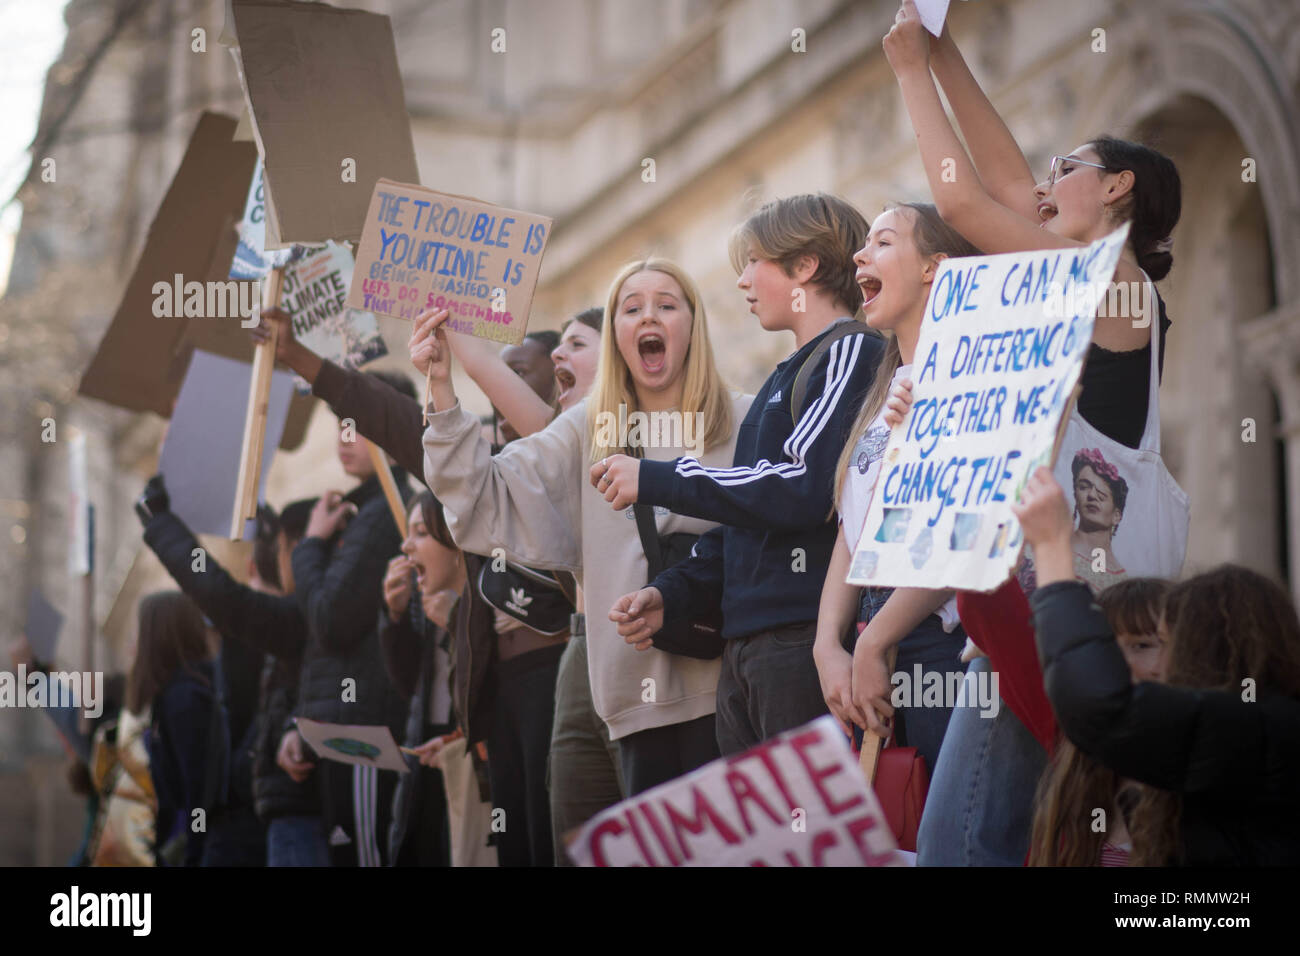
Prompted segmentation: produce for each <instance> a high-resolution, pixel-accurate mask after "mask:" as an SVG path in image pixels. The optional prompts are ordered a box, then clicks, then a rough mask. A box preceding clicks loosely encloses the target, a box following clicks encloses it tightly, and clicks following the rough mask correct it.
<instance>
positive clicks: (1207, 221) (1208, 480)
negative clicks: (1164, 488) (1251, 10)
mask: <svg viewBox="0 0 1300 956" xmlns="http://www.w3.org/2000/svg"><path fill="white" fill-rule="evenodd" d="M1137 19H1138V20H1139V22H1140V24H1141V29H1142V33H1143V35H1145V36H1151V37H1159V41H1158V42H1154V43H1152V44H1151V45H1150V46H1149V47H1148V48H1146V49H1145V50H1144V51H1143V54H1142V56H1141V57H1138V58H1135V63H1134V65H1133V66H1132V68H1131V69H1132V72H1131V73H1130V74H1129V76H1128V81H1127V82H1119V83H1113V84H1107V85H1106V87H1105V89H1104V91H1103V93H1102V99H1104V100H1105V101H1106V102H1105V104H1104V105H1102V104H1098V105H1097V107H1096V108H1098V109H1101V110H1105V111H1107V112H1105V113H1104V114H1103V115H1108V116H1111V117H1113V118H1114V119H1115V120H1116V121H1117V122H1116V123H1115V127H1114V128H1117V129H1121V130H1124V131H1125V132H1128V133H1130V134H1131V135H1133V136H1134V137H1135V138H1138V139H1141V140H1142V141H1144V142H1149V143H1151V144H1152V145H1154V146H1156V147H1157V148H1159V149H1161V150H1162V151H1164V152H1166V153H1167V154H1168V155H1170V156H1171V157H1172V158H1173V159H1174V160H1175V162H1177V163H1178V166H1179V170H1180V174H1181V175H1182V178H1183V201H1184V205H1183V217H1182V220H1181V222H1180V223H1179V226H1178V228H1177V229H1176V230H1175V232H1174V236H1175V246H1174V271H1173V273H1171V275H1170V277H1169V280H1168V281H1167V282H1166V283H1164V286H1165V287H1164V289H1162V292H1163V293H1164V295H1165V296H1166V299H1167V302H1168V305H1169V312H1170V316H1171V318H1172V319H1173V320H1174V323H1175V325H1174V327H1173V330H1172V331H1171V334H1170V337H1169V343H1168V349H1167V353H1166V366H1165V369H1166V371H1165V385H1164V387H1163V388H1162V396H1161V397H1162V403H1161V411H1162V419H1163V423H1164V446H1165V447H1164V451H1165V457H1166V461H1167V462H1168V464H1169V466H1170V469H1171V471H1173V472H1174V474H1175V476H1176V477H1177V478H1178V479H1179V481H1180V483H1182V485H1183V487H1184V488H1185V489H1186V490H1187V492H1188V494H1189V496H1190V497H1191V501H1192V534H1191V538H1190V540H1189V546H1188V561H1187V570H1189V571H1193V570H1196V569H1198V568H1203V567H1206V566H1208V565H1212V564H1215V563H1218V562H1221V561H1235V562H1239V563H1242V564H1246V565H1248V566H1251V567H1254V568H1257V569H1258V570H1261V571H1263V572H1266V573H1269V574H1273V575H1277V576H1285V577H1288V578H1289V580H1290V583H1291V587H1292V590H1293V592H1295V593H1298V594H1300V567H1297V566H1296V561H1295V560H1294V557H1295V556H1297V555H1300V130H1298V129H1297V126H1296V123H1295V120H1294V119H1293V117H1295V116H1296V115H1297V112H1298V111H1297V109H1296V106H1295V102H1294V100H1295V93H1294V89H1295V84H1294V83H1293V82H1291V81H1290V80H1289V79H1288V78H1287V77H1285V76H1283V75H1281V74H1280V73H1279V72H1278V66H1279V61H1280V58H1279V57H1277V56H1276V55H1275V54H1276V53H1277V51H1276V50H1275V49H1272V47H1271V46H1270V44H1269V42H1268V40H1267V39H1266V38H1265V37H1263V36H1261V35H1260V33H1259V29H1258V27H1259V24H1257V23H1255V22H1254V21H1252V20H1251V19H1250V18H1249V17H1248V15H1247V13H1246V11H1244V10H1243V9H1241V8H1239V7H1232V8H1224V7H1220V6H1217V5H1216V6H1214V7H1210V6H1209V5H1204V4H1179V5H1176V6H1175V5H1173V4H1170V3H1156V4H1151V5H1150V6H1149V7H1147V6H1144V7H1143V8H1142V10H1141V12H1140V14H1138V15H1137ZM1248 159H1249V160H1252V161H1253V167H1254V168H1253V172H1254V173H1255V176H1254V180H1253V181H1249V180H1250V177H1249V176H1243V172H1244V171H1245V170H1244V168H1243V160H1248ZM1247 423H1250V424H1249V427H1248V424H1247ZM1252 429H1253V432H1254V438H1255V440H1254V441H1253V442H1248V441H1245V440H1244V439H1243V436H1245V435H1247V434H1248V433H1249V432H1250V431H1251V430H1252ZM1279 528H1281V529H1284V533H1282V534H1279Z"/></svg>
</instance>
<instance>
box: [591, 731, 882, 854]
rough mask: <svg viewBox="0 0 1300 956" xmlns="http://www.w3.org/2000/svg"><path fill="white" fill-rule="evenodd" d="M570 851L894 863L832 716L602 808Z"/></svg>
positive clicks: (871, 799)
mask: <svg viewBox="0 0 1300 956" xmlns="http://www.w3.org/2000/svg"><path fill="white" fill-rule="evenodd" d="M568 850H569V856H570V857H571V858H572V859H573V861H574V862H575V863H577V864H578V865H580V866H895V865H900V864H901V862H902V861H901V860H900V858H899V857H897V856H896V854H895V846H894V838H893V835H892V833H891V832H890V829H889V824H888V823H887V822H886V820H885V815H884V813H883V812H882V811H881V809H880V804H879V803H878V802H877V801H876V796H875V794H874V793H872V792H871V788H870V787H868V786H867V781H866V777H864V776H863V775H862V772H861V770H859V769H858V762H857V759H856V758H855V757H854V755H853V751H852V750H851V749H850V747H849V743H848V740H847V739H846V738H845V736H844V732H843V731H841V730H840V729H839V726H838V725H837V724H836V722H835V718H834V717H831V716H830V715H827V716H825V717H820V718H818V719H817V720H815V721H813V722H812V723H810V724H805V725H804V726H803V727H800V728H798V729H796V730H792V731H789V732H787V733H784V734H781V735H780V736H779V737H775V738H773V739H772V740H769V741H767V742H765V743H762V744H760V745H759V746H757V747H754V748H753V749H751V750H747V751H745V752H744V753H743V754H740V755H738V756H734V757H723V758H722V759H720V760H715V761H713V762H712V763H710V764H707V765H705V766H703V767H701V768H699V769H698V770H695V771H693V772H692V773H689V774H687V775H686V776H684V777H680V778H678V779H677V780H671V781H669V782H668V783H665V784H661V785H660V786H658V787H655V788H653V789H651V790H647V791H646V792H645V793H642V794H639V795H638V796H636V797H633V798H632V799H630V800H624V801H623V802H622V803H619V804H616V805H614V806H612V807H610V808H608V809H606V810H604V811H602V812H601V813H600V814H598V815H597V816H595V817H594V818H592V819H591V820H589V821H588V822H587V823H586V824H585V825H584V826H583V827H582V829H581V830H580V831H579V832H578V835H577V836H576V837H575V838H574V839H573V840H572V841H571V842H570V844H569V847H568Z"/></svg>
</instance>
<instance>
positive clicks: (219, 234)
mask: <svg viewBox="0 0 1300 956" xmlns="http://www.w3.org/2000/svg"><path fill="white" fill-rule="evenodd" d="M234 131H235V121H234V119H232V118H231V117H228V116H220V115H218V114H216V113H204V114H203V115H202V116H200V117H199V122H198V125H197V126H196V127H195V129H194V133H193V135H192V136H191V137H190V142H189V146H188V147H187V148H186V150H185V156H184V157H183V158H182V159H181V164H180V167H179V168H178V169H177V170H176V175H175V177H174V178H173V179H172V182H171V185H170V186H169V187H168V189H167V195H166V196H164V197H163V201H162V204H161V205H160V206H159V207H158V212H157V214H156V215H155V216H154V219H153V223H152V224H151V225H150V226H149V234H148V237H147V238H146V240H145V246H144V250H143V251H142V252H141V253H140V258H139V260H138V261H137V262H136V267H135V271H134V272H132V274H131V278H130V281H129V282H128V283H127V286H126V291H125V292H124V293H123V295H122V301H121V302H120V303H119V305H118V308H117V312H116V313H115V314H114V316H113V321H112V323H111V324H110V325H109V327H108V329H107V330H106V331H105V332H104V337H103V338H102V339H101V340H100V343H99V347H98V349H97V350H96V352H95V355H94V357H93V358H92V359H91V361H90V365H89V366H88V367H87V369H86V372H85V374H84V375H82V377H81V385H80V387H79V389H78V391H79V392H80V394H82V395H85V396H87V397H89V398H98V399H100V400H101V401H105V402H108V403H109V404H110V405H116V406H118V407H119V408H126V409H130V410H131V411H136V412H156V413H157V414H159V415H161V416H163V417H164V418H166V417H167V416H168V415H170V414H171V406H172V402H173V401H174V400H175V398H176V392H177V390H178V389H179V388H180V384H181V379H182V378H183V377H184V374H185V366H186V363H187V361H188V356H187V355H186V354H185V349H184V348H183V337H184V334H185V331H186V327H187V325H189V324H191V323H193V324H196V325H197V324H201V325H205V326H207V327H208V328H209V330H210V331H211V332H212V333H214V334H215V333H218V331H219V332H220V334H222V335H224V336H233V337H235V338H236V339H242V340H243V341H247V342H249V345H248V346H247V349H248V354H249V355H250V356H251V354H252V345H251V340H249V336H248V333H247V332H246V331H244V330H243V329H241V328H240V326H239V319H238V318H234V319H230V318H227V319H215V318H213V319H209V318H193V317H186V316H184V315H183V314H181V313H180V310H174V312H175V314H174V315H172V316H165V315H164V316H159V315H155V314H154V312H155V310H154V305H155V299H156V294H155V292H154V286H155V284H156V283H158V282H167V283H171V282H173V281H174V277H175V276H178V275H179V276H181V278H182V283H183V284H184V283H189V282H203V281H206V280H207V279H208V278H209V269H210V268H211V266H212V261H213V253H214V248H215V247H216V245H217V244H218V243H219V242H220V241H221V240H222V238H223V236H224V234H225V233H226V232H227V231H228V230H229V229H230V226H231V224H233V223H235V222H237V221H238V220H239V216H240V214H241V212H242V210H243V207H244V200H245V198H246V197H247V194H248V183H249V180H250V178H251V177H252V175H253V164H254V163H255V162H256V161H257V150H256V149H254V148H253V145H252V144H251V143H236V142H235V141H234V140H232V139H231V135H232V134H233V133H234ZM226 265H229V260H227V262H226ZM173 305H174V304H173Z"/></svg>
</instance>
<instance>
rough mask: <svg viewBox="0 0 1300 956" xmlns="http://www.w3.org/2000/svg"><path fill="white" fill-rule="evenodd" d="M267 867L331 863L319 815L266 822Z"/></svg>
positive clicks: (326, 864)
mask: <svg viewBox="0 0 1300 956" xmlns="http://www.w3.org/2000/svg"><path fill="white" fill-rule="evenodd" d="M266 865H267V866H329V865H330V854H329V847H328V846H326V844H325V833H324V831H323V830H322V829H321V818H320V817H316V816H284V817H276V818H275V819H274V820H272V821H271V822H270V823H268V824H267V825H266Z"/></svg>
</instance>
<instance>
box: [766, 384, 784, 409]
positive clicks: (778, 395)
mask: <svg viewBox="0 0 1300 956" xmlns="http://www.w3.org/2000/svg"><path fill="white" fill-rule="evenodd" d="M780 400H781V390H780V389H779V388H778V389H777V390H776V394H775V395H773V396H772V397H771V398H769V399H768V400H767V404H769V405H775V404H776V403H777V402H779V401H780Z"/></svg>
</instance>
